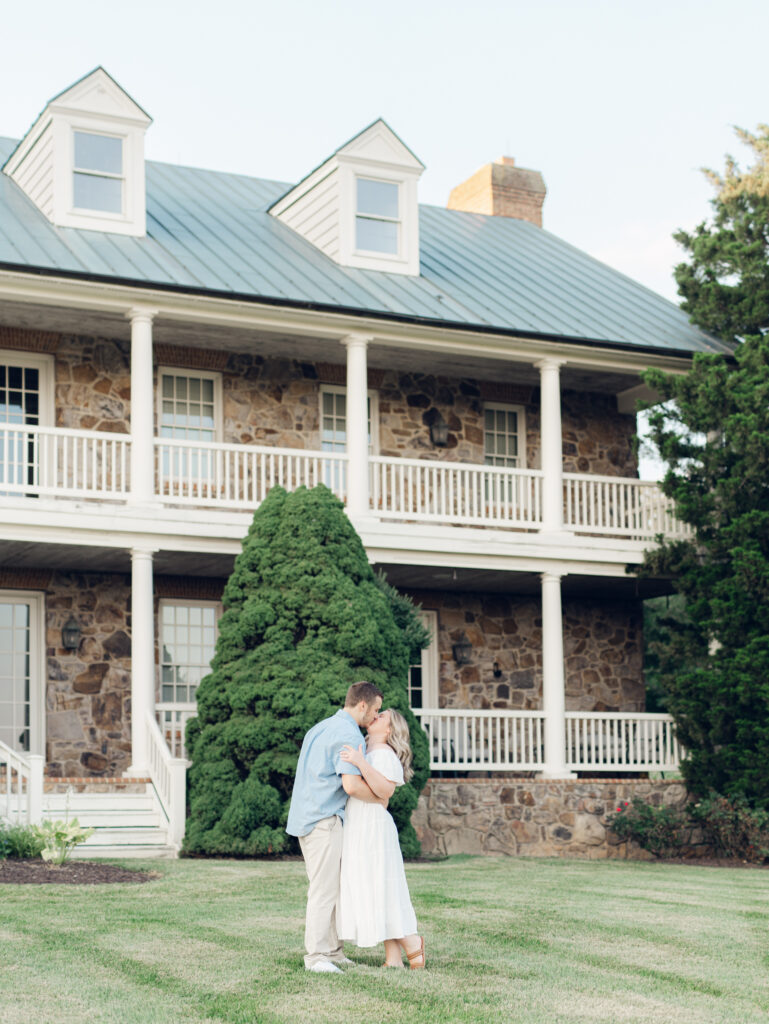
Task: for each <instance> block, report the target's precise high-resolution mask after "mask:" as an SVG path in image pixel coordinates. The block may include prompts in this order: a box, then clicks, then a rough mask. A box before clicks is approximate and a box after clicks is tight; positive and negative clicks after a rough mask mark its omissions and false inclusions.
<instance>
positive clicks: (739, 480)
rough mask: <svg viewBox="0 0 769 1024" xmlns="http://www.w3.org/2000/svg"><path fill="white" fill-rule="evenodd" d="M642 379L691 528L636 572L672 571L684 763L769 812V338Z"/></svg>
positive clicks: (666, 651) (701, 779) (670, 676)
mask: <svg viewBox="0 0 769 1024" xmlns="http://www.w3.org/2000/svg"><path fill="white" fill-rule="evenodd" d="M645 379H646V382H647V383H648V384H649V385H650V386H652V387H654V388H656V389H657V391H658V392H659V393H660V394H661V395H662V397H663V398H664V399H667V400H668V404H666V405H664V406H660V407H657V408H656V409H654V410H652V412H651V413H650V416H649V419H650V425H651V437H652V440H653V441H654V443H655V444H656V447H657V448H658V450H659V452H660V454H661V456H662V458H663V459H664V460H665V461H666V462H667V464H668V467H669V468H668V471H667V474H666V476H665V479H664V481H663V483H662V489H663V491H664V492H665V494H667V495H668V496H670V497H671V498H673V500H674V502H675V506H676V514H677V515H678V517H679V519H681V520H682V521H683V522H685V523H689V524H691V526H692V527H693V530H694V536H693V538H692V540H687V541H677V542H673V543H663V544H662V545H661V546H660V547H659V548H658V549H656V550H654V551H651V552H649V553H647V556H646V561H645V565H644V567H643V570H642V571H643V572H646V573H649V574H651V575H654V576H659V575H671V576H672V577H673V579H674V587H675V589H676V591H677V592H678V593H679V594H681V595H683V598H684V602H685V606H684V608H683V609H679V610H678V612H677V613H676V614H675V615H671V616H668V617H666V618H665V620H664V622H663V625H664V630H665V633H666V634H667V639H666V640H665V639H664V638H661V640H660V642H659V643H658V644H657V653H658V655H659V676H660V679H661V681H662V683H663V686H664V690H665V694H666V702H667V706H668V710H669V711H670V713H671V714H672V715H673V717H674V719H675V721H676V726H677V732H678V736H679V738H680V739H681V741H682V743H683V744H684V745H685V747H686V748H687V750H688V756H687V758H686V760H685V761H684V764H683V766H682V770H683V772H684V775H685V777H686V779H687V782H688V783H689V786H690V788H691V789H692V791H693V792H695V793H700V794H704V793H707V792H708V790H711V789H714V790H716V791H717V792H719V793H722V794H724V795H727V796H736V795H743V796H744V797H745V798H747V799H748V801H749V802H750V803H751V804H752V805H754V806H758V807H763V808H767V809H769V772H767V770H766V765H767V763H769V337H763V336H759V337H753V338H747V339H746V340H745V341H744V342H743V343H742V344H741V345H739V346H738V348H737V350H736V352H735V357H734V359H733V360H732V359H730V358H727V357H724V356H720V355H719V356H714V355H697V356H695V358H694V362H693V366H692V369H691V371H690V372H689V373H688V374H687V375H685V376H673V375H670V376H668V375H666V374H664V373H661V372H659V371H649V372H647V374H646V375H645Z"/></svg>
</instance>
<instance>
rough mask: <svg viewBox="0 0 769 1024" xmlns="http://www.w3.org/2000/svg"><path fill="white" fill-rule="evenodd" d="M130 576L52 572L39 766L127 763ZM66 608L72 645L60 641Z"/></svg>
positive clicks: (79, 768) (91, 771) (68, 771)
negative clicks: (74, 633) (78, 632)
mask: <svg viewBox="0 0 769 1024" xmlns="http://www.w3.org/2000/svg"><path fill="white" fill-rule="evenodd" d="M129 602H130V581H129V579H128V577H126V576H123V575H118V574H112V573H66V572H57V573H54V574H53V575H52V578H51V581H50V583H49V585H48V593H47V594H46V602H45V605H46V630H47V632H46V646H47V652H46V653H47V662H48V680H47V691H46V731H47V743H46V746H47V750H46V760H47V762H48V764H47V768H46V771H47V772H48V773H49V774H51V775H59V776H89V775H110V776H114V775H120V774H121V772H123V771H124V770H125V769H126V768H127V767H128V766H129V764H130V763H131V723H130V713H131V640H130V632H131V619H130V603H129ZM72 614H74V616H75V618H76V619H77V620H78V622H79V623H80V626H81V628H82V639H81V641H80V647H79V648H78V650H77V651H68V650H65V649H64V648H63V647H62V646H61V628H62V626H63V625H64V623H65V622H66V621H67V619H68V618H69V617H70V615H72Z"/></svg>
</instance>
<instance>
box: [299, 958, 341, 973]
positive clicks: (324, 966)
mask: <svg viewBox="0 0 769 1024" xmlns="http://www.w3.org/2000/svg"><path fill="white" fill-rule="evenodd" d="M305 970H306V971H312V973H313V974H341V973H342V971H341V970H340V969H339V968H338V967H337V966H336V964H332V963H331V961H330V960H318V962H317V963H314V964H313V965H312V967H305Z"/></svg>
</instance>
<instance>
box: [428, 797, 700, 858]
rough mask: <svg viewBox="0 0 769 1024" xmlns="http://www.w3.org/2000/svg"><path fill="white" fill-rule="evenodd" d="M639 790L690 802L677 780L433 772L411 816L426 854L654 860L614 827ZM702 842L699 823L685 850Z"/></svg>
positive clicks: (670, 802)
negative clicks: (616, 815) (610, 818)
mask: <svg viewBox="0 0 769 1024" xmlns="http://www.w3.org/2000/svg"><path fill="white" fill-rule="evenodd" d="M634 796H637V797H640V798H642V799H643V800H645V801H647V802H648V803H651V804H655V805H658V806H659V805H661V804H665V805H667V806H671V807H684V806H685V805H686V803H687V801H688V798H687V793H686V789H685V788H684V786H683V785H682V784H681V783H680V782H675V781H672V780H653V781H652V780H647V779H628V780H619V779H575V780H573V781H572V780H545V779H541V780H540V779H521V778H507V779H505V778H489V779H479V778H470V779H439V778H432V779H430V781H429V782H428V783H427V786H426V787H425V789H424V791H423V792H422V794H421V796H420V798H419V803H418V805H417V809H416V810H415V811H414V814H413V816H412V819H411V820H412V823H413V825H414V828H415V829H416V832H417V836H418V837H419V840H420V842H421V843H422V852H423V853H425V854H431V853H432V854H452V853H472V854H507V855H509V856H527V857H586V858H589V859H591V860H601V859H605V858H606V859H638V860H650V859H652V855H651V854H649V853H647V852H646V851H645V850H641V849H640V848H639V847H638V846H637V845H636V844H635V843H625V842H620V841H619V840H618V839H617V837H616V836H615V835H614V834H613V833H612V832H611V831H610V830H609V829H608V828H607V822H606V817H607V815H608V814H611V813H613V812H614V811H615V809H616V808H617V806H618V805H619V803H620V801H625V800H628V801H629V800H631V799H632V798H633V797H634ZM697 849H699V850H700V852H703V853H704V852H706V851H705V849H704V847H702V836H701V834H700V833H699V832H698V831H697V830H693V831H692V833H691V834H690V836H689V847H688V849H684V850H683V851H682V853H683V854H684V855H686V854H687V853H692V852H693V851H695V850H697Z"/></svg>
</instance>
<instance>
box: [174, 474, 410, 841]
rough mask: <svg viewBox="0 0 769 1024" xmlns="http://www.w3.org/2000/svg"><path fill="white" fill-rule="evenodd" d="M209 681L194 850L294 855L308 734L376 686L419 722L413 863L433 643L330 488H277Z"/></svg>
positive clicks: (201, 712)
mask: <svg viewBox="0 0 769 1024" xmlns="http://www.w3.org/2000/svg"><path fill="white" fill-rule="evenodd" d="M223 602H224V606H225V611H224V614H223V615H222V618H221V620H220V624H219V639H218V642H217V646H216V654H215V656H214V659H213V661H212V671H211V674H210V675H208V676H206V677H205V679H204V680H203V681H202V682H201V684H200V686H199V688H198V693H197V700H198V716H197V718H196V719H193V720H192V721H191V722H190V723H189V725H188V728H187V748H188V750H189V751H190V758H191V761H192V765H191V767H190V771H189V794H190V817H189V820H188V823H187V833H186V836H185V842H184V848H185V850H187V851H188V852H194V853H205V854H241V855H243V854H245V855H257V854H265V853H279V852H282V851H286V850H288V849H290V848H291V844H292V843H293V840H292V839H291V838H290V837H289V836H287V835H286V833H285V832H284V825H285V821H286V815H287V812H288V803H289V799H290V796H291V790H292V787H293V781H294V772H295V770H296V763H297V759H298V756H299V749H300V747H301V744H302V739H303V737H304V734H305V733H306V732H307V730H308V729H310V728H311V727H312V726H313V725H314V724H315V723H316V722H319V721H320V720H321V719H323V718H326V717H328V716H329V715H332V714H334V712H335V711H337V710H338V709H339V708H340V707H341V706H342V705H343V703H344V698H345V695H346V692H347V689H348V687H349V686H350V685H351V684H352V683H354V682H358V681H359V680H362V679H366V680H369V681H370V682H372V683H375V684H376V685H377V686H379V688H380V689H381V690H382V693H383V706H384V707H394V708H397V709H398V710H399V711H400V712H402V713H403V714H404V715H405V716H406V718H407V720H408V721H409V726H410V731H411V745H412V750H413V754H414V778H413V779H412V780H411V782H410V783H409V784H407V785H405V786H402V787H399V788H398V789H397V790H396V792H395V794H394V796H393V798H392V800H391V801H390V807H389V810H390V812H391V813H392V815H393V817H394V818H395V821H396V824H397V826H398V830H399V834H400V841H401V847H402V849H403V852H404V854H406V855H409V856H414V855H416V854H417V853H418V852H419V843H418V840H417V837H416V833H415V832H414V829H413V827H412V825H411V822H410V818H411V813H412V811H413V810H414V808H415V807H416V803H417V798H418V796H419V792H420V790H421V789H422V788H423V787H424V784H425V782H426V781H427V776H428V774H429V755H428V745H427V738H426V736H425V733H424V731H423V729H422V728H421V726H420V725H419V723H418V722H417V720H416V718H415V717H414V716H413V714H412V713H411V711H410V709H409V706H408V696H407V680H408V666H409V664H410V663H412V662H413V660H414V659H415V658H417V657H418V652H419V650H420V649H421V648H422V647H424V646H426V645H427V643H428V642H429V636H428V634H427V632H426V630H425V629H424V628H423V627H422V626H421V623H420V622H419V619H418V615H417V609H416V608H415V607H414V606H413V605H412V604H411V602H410V601H409V600H408V599H407V598H405V597H403V596H402V595H400V594H398V593H397V591H394V590H393V589H392V588H390V587H388V585H387V584H386V583H385V582H384V581H383V580H382V579H378V578H377V577H375V575H374V573H373V571H372V569H371V566H370V565H369V562H368V559H367V558H366V553H365V551H364V549H363V545H362V543H361V541H360V538H359V537H358V535H357V534H356V532H355V530H354V529H353V527H352V525H351V523H350V521H349V519H348V518H347V516H346V515H345V513H344V509H343V506H342V504H341V502H340V501H339V500H338V499H337V498H336V497H334V495H333V494H332V493H331V491H329V490H328V489H327V488H326V487H323V486H322V485H321V486H318V487H316V488H314V489H313V490H307V489H306V488H304V487H301V488H299V489H298V490H297V491H294V492H292V493H286V491H284V490H283V489H282V488H279V487H276V488H274V489H273V490H272V491H270V493H269V495H268V496H267V498H266V499H265V501H264V502H263V503H262V504H261V506H260V507H259V509H258V510H257V511H256V513H255V515H254V519H253V522H252V524H251V527H250V529H249V532H248V535H247V537H246V538H245V540H244V542H243V551H242V553H241V554H240V555H239V556H238V557H237V559H236V561H235V567H234V570H233V573H232V575H231V576H230V578H229V580H228V582H227V585H226V587H225V591H224V596H223Z"/></svg>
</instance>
